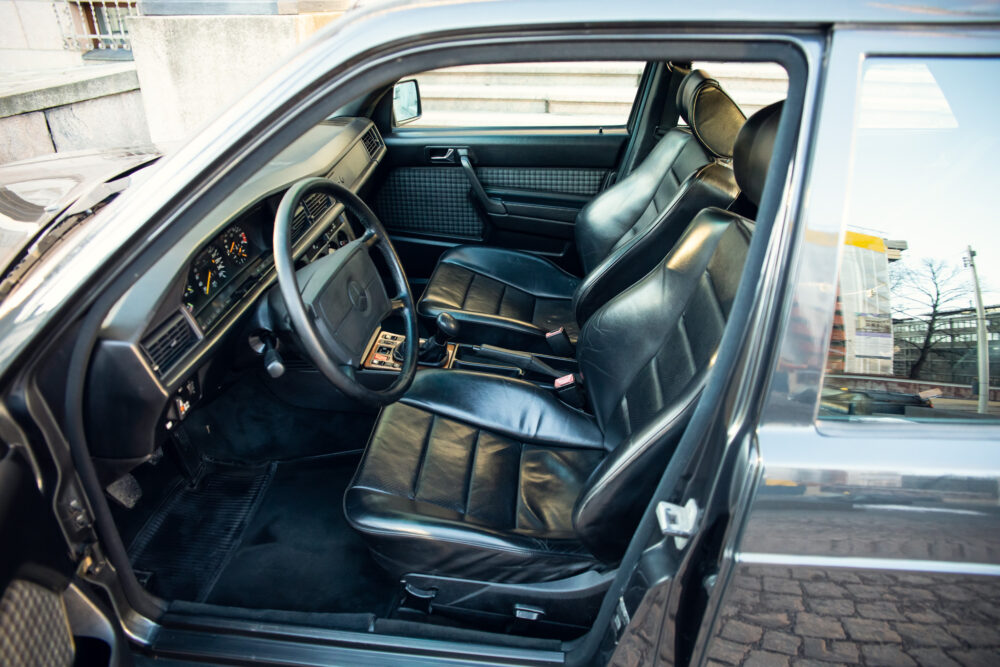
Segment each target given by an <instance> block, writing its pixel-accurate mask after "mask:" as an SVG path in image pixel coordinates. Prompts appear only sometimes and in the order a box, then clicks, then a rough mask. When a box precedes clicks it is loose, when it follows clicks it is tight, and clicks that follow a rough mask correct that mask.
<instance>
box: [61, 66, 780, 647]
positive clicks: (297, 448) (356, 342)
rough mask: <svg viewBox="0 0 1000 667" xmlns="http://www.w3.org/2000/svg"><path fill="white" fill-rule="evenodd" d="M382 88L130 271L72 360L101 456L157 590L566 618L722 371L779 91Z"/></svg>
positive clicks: (697, 75)
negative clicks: (407, 101) (412, 108)
mask: <svg viewBox="0 0 1000 667" xmlns="http://www.w3.org/2000/svg"><path fill="white" fill-rule="evenodd" d="M399 85H402V84H399ZM393 98H394V95H393V88H392V86H388V87H382V88H380V89H378V90H374V91H372V92H370V93H369V94H367V95H365V96H362V97H361V98H359V99H358V100H357V101H356V102H355V103H353V104H352V105H349V106H348V107H345V108H344V109H341V110H340V111H338V112H337V113H336V114H333V115H331V116H330V117H329V118H327V119H326V120H324V121H323V122H321V123H319V124H318V125H316V126H315V127H313V128H312V129H310V130H309V131H307V132H306V133H305V134H303V135H302V136H301V137H299V138H298V139H297V140H296V141H294V142H293V143H292V144H291V145H289V146H288V147H287V148H285V149H284V150H283V151H282V152H281V153H280V154H279V155H278V157H276V158H275V159H273V160H271V161H270V163H269V164H268V165H267V166H266V167H265V168H263V169H261V170H260V171H259V172H258V173H257V174H256V175H255V176H254V177H253V178H250V179H247V180H246V181H245V182H243V183H241V184H240V185H239V186H238V187H237V188H236V189H235V191H234V192H233V193H232V194H231V195H229V196H228V198H227V199H226V200H225V201H224V202H223V204H222V205H220V206H218V207H216V208H214V209H213V210H212V211H211V212H209V213H208V214H206V215H205V216H204V217H203V218H202V219H201V220H200V221H199V222H198V223H197V224H196V225H194V226H192V228H191V229H190V230H188V231H187V232H185V233H184V236H183V237H182V239H181V241H180V242H178V243H176V244H174V245H173V246H172V247H171V249H170V250H169V251H168V252H166V253H164V254H163V255H162V256H161V257H160V258H158V259H157V261H156V262H155V264H154V265H153V266H151V267H150V268H149V269H148V270H146V271H145V272H144V273H142V274H141V275H137V276H135V278H134V283H133V284H132V286H131V287H130V288H129V289H128V290H127V291H126V292H125V293H124V294H123V295H122V296H121V298H119V299H118V300H117V302H116V303H115V304H114V306H113V307H112V308H111V309H110V311H108V312H107V313H106V315H104V316H103V321H102V322H101V325H100V330H99V334H98V338H97V340H96V342H95V344H94V346H93V351H92V353H91V355H90V361H89V368H88V370H87V376H86V385H85V390H86V391H85V395H84V400H85V405H84V413H83V414H84V420H85V423H84V426H85V434H86V443H87V448H88V450H89V454H90V457H91V461H92V462H93V466H94V470H95V471H96V474H97V477H98V479H99V480H100V483H101V486H102V487H103V488H104V489H105V495H106V499H107V502H108V505H109V507H110V511H111V514H112V516H113V519H114V524H115V527H116V529H117V534H118V536H119V537H120V544H121V547H122V548H123V549H124V550H125V552H126V553H127V556H128V561H129V563H130V565H131V568H132V570H133V572H134V574H135V576H136V578H137V580H138V582H139V583H140V584H141V586H142V587H143V588H144V589H145V590H146V591H147V592H148V593H149V594H150V595H151V596H154V597H155V598H156V599H157V600H159V601H160V602H161V604H162V605H163V608H164V609H168V610H170V611H175V612H179V613H199V614H206V615H211V616H217V617H226V618H241V619H251V620H258V621H272V622H281V623H293V624H298V625H307V626H315V627H323V628H336V629H343V630H357V631H363V632H376V633H385V634H395V635H408V636H414V637H436V638H442V637H443V638H455V639H462V638H469V637H477V636H478V637H481V636H485V635H482V633H497V634H494V635H491V639H490V641H491V642H495V643H507V644H509V645H516V646H541V647H545V646H550V645H552V642H558V641H565V640H572V639H574V638H576V637H579V636H581V635H582V634H583V633H585V632H586V631H587V630H588V629H589V628H590V627H591V625H592V624H593V622H594V619H595V616H596V614H597V610H598V608H599V607H600V605H601V603H602V600H603V597H604V594H605V593H606V592H607V590H608V587H609V585H610V583H611V580H612V579H613V577H614V576H615V573H616V569H617V567H618V565H619V563H620V561H621V558H622V555H623V554H624V552H625V549H626V547H627V546H628V545H629V542H630V540H631V539H632V537H633V534H634V533H635V530H636V526H637V525H638V522H639V519H640V517H641V516H642V514H643V513H644V512H645V511H646V508H647V505H648V504H649V501H650V498H651V496H652V494H653V490H654V488H655V486H656V485H657V483H658V482H659V480H660V477H661V476H662V474H663V471H664V468H665V466H666V465H667V464H668V462H669V461H670V459H671V455H672V453H673V451H674V449H675V448H676V446H677V443H678V441H679V439H680V438H681V436H682V435H683V433H684V430H685V427H686V425H687V423H688V421H689V419H690V418H691V415H692V412H693V411H694V409H695V406H696V405H697V402H698V399H699V397H700V396H701V392H702V389H703V388H704V387H705V384H706V382H707V379H708V378H709V376H710V374H711V372H712V369H713V364H714V363H715V360H716V357H717V355H718V352H719V343H720V340H721V338H722V334H723V331H724V329H725V327H726V323H727V320H728V318H729V315H730V312H731V309H732V306H733V301H734V297H735V294H736V290H737V288H738V286H739V284H740V279H741V275H742V274H743V268H744V262H745V260H746V257H747V249H748V247H749V243H750V239H751V238H752V235H753V234H754V228H755V219H756V214H757V207H758V204H759V203H760V202H761V197H762V193H763V191H764V186H765V180H766V175H767V172H768V168H769V165H770V162H771V154H772V151H773V148H774V145H775V137H776V136H777V131H778V122H779V119H780V117H781V113H782V106H783V105H782V102H780V101H779V102H776V103H773V104H769V105H767V106H764V107H763V108H762V109H760V110H759V111H756V112H755V113H753V114H752V115H751V116H750V117H749V118H746V117H745V115H744V112H743V111H742V110H741V108H740V106H738V105H737V104H736V102H734V101H733V98H732V97H731V96H730V95H729V94H727V91H726V90H724V88H723V86H722V85H721V84H720V83H719V82H718V81H717V80H716V79H715V78H713V76H712V72H711V71H709V70H701V69H694V68H692V67H691V63H690V62H681V61H674V62H651V63H647V64H646V66H645V70H644V72H643V74H642V79H641V81H640V84H639V87H638V92H637V94H636V102H635V104H634V107H633V109H632V113H631V116H630V118H629V121H628V123H627V124H626V125H625V126H624V127H619V128H601V129H599V130H596V131H595V129H594V128H589V129H586V130H584V129H580V128H555V129H552V130H551V131H548V132H542V131H536V132H529V131H524V130H519V129H516V128H511V129H509V130H504V129H502V128H501V129H490V130H483V129H476V128H471V129H470V128H459V129H455V128H434V129H425V128H420V129H417V128H408V127H407V125H406V124H405V123H404V122H403V119H400V118H398V117H395V118H394V111H393ZM397 116H398V114H397ZM65 365H66V358H64V357H63V358H60V357H58V356H53V357H52V358H51V359H50V360H49V361H48V363H47V366H46V369H45V370H46V375H43V376H42V383H43V384H44V383H45V381H46V380H45V378H46V377H48V378H49V381H51V383H52V385H53V386H55V384H56V383H57V380H56V378H57V377H58V375H59V374H60V373H61V372H64V370H63V369H64V368H65ZM477 633H479V634H477Z"/></svg>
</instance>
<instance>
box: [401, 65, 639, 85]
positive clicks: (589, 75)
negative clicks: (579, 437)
mask: <svg viewBox="0 0 1000 667" xmlns="http://www.w3.org/2000/svg"><path fill="white" fill-rule="evenodd" d="M641 76H642V67H641V66H637V65H634V64H632V63H625V64H620V63H607V64H605V63H543V64H528V65H475V66H467V67H449V68H444V69H440V70H435V71H432V72H425V73H423V74H420V75H419V76H418V77H417V78H418V80H419V81H420V85H421V87H422V86H424V85H425V84H426V85H449V84H450V85H487V86H495V85H508V86H548V85H551V84H552V82H553V80H557V81H558V84H559V85H561V86H594V85H602V86H617V87H625V88H632V89H633V90H635V89H636V88H637V87H638V85H639V78H640V77H641Z"/></svg>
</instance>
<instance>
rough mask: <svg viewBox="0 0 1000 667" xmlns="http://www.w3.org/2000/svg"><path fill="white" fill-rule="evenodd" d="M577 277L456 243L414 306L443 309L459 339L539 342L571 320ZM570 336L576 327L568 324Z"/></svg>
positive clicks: (537, 261)
mask: <svg viewBox="0 0 1000 667" xmlns="http://www.w3.org/2000/svg"><path fill="white" fill-rule="evenodd" d="M579 282H580V280H579V279H578V278H577V277H575V276H572V275H570V274H568V273H566V272H565V271H563V270H562V269H560V268H559V267H557V266H556V265H555V264H553V263H552V262H549V261H548V260H545V259H543V258H541V257H538V256H536V255H531V254H528V253H522V252H517V251H515V250H505V249H503V248H490V247H483V246H459V247H457V248H453V249H452V250H450V251H448V252H447V253H445V255H444V256H443V257H442V258H441V261H439V262H438V265H437V267H435V269H434V274H433V275H432V276H431V280H430V282H429V283H428V284H427V288H426V289H425V290H424V295H423V297H422V298H421V299H420V304H419V306H418V309H419V311H420V313H421V315H424V316H426V317H437V315H438V313H442V312H448V313H452V314H453V315H456V317H459V319H460V320H461V323H462V330H461V339H462V340H468V341H475V342H477V343H489V344H493V345H504V344H506V343H508V342H509V341H510V340H511V339H514V340H520V339H522V338H524V339H527V340H532V341H534V340H544V336H545V332H546V331H550V330H552V329H557V328H559V327H560V326H561V325H562V324H563V323H565V322H568V321H569V322H572V320H573V315H572V312H573V300H572V295H573V292H574V291H575V290H576V287H577V285H578V284H579ZM571 333H572V335H573V337H574V338H575V334H576V328H575V326H574V327H573V328H572V332H571Z"/></svg>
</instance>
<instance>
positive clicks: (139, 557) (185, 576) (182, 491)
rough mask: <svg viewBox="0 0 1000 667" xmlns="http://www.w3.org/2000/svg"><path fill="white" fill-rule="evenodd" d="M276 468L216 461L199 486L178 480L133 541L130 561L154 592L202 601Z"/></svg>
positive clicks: (171, 597)
mask: <svg viewBox="0 0 1000 667" xmlns="http://www.w3.org/2000/svg"><path fill="white" fill-rule="evenodd" d="M276 468H277V465H276V464H273V463H272V464H268V465H264V466H257V467H253V468H240V467H235V466H222V465H217V466H214V467H213V468H211V469H210V470H209V471H208V472H206V473H205V474H204V475H203V476H202V478H201V479H200V480H199V481H198V484H197V485H196V486H190V485H188V484H187V483H185V482H184V481H183V480H178V482H177V485H176V488H175V489H174V491H173V492H172V493H171V494H169V495H168V496H167V497H166V499H165V500H164V502H163V503H162V504H161V505H160V507H159V508H157V510H156V511H155V512H154V513H153V515H152V516H150V518H149V520H148V521H147V522H146V525H144V526H143V527H142V529H141V530H140V531H139V533H138V535H136V537H135V539H134V540H133V542H132V545H131V546H130V547H129V558H130V560H131V561H132V566H133V568H134V569H135V570H136V571H137V574H139V576H140V577H142V578H144V579H147V587H148V588H149V589H150V590H151V592H153V593H155V594H156V595H159V596H160V597H163V598H165V599H168V600H172V599H181V600H193V601H196V602H202V601H204V600H205V599H206V598H207V596H208V594H209V592H210V591H211V590H212V587H213V586H214V585H215V583H216V581H217V580H218V578H219V576H220V575H221V574H222V571H223V570H224V569H225V567H226V565H227V564H228V562H229V558H230V556H231V555H232V553H233V550H234V548H235V547H236V546H237V544H238V543H239V541H240V538H241V537H242V535H243V530H244V529H245V528H246V526H247V523H248V521H249V519H250V517H251V516H252V515H253V513H254V511H255V510H256V508H257V505H258V503H259V502H260V500H261V498H262V497H263V495H264V491H265V490H266V489H267V487H268V485H269V484H270V482H271V479H272V478H273V477H274V472H275V469H276Z"/></svg>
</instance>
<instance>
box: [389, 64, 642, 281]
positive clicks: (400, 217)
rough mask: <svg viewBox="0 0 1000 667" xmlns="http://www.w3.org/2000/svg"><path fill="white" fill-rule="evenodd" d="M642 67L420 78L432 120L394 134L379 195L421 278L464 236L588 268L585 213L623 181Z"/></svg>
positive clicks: (473, 71)
mask: <svg viewBox="0 0 1000 667" xmlns="http://www.w3.org/2000/svg"><path fill="white" fill-rule="evenodd" d="M645 69H646V68H645V66H644V64H643V63H636V62H633V63H629V62H598V63H539V64H530V65H527V64H520V65H517V64H514V65H484V66H474V67H462V68H448V69H443V70H436V71H432V72H427V73H423V74H421V75H418V76H417V77H416V79H417V81H418V82H419V84H420V88H419V90H420V101H421V106H422V115H421V116H420V117H419V118H418V119H417V120H415V121H412V122H408V123H406V124H402V125H398V124H393V126H392V127H391V128H389V130H388V131H387V132H385V136H384V140H385V143H386V146H387V147H388V149H389V150H388V154H387V156H386V159H385V163H384V165H383V166H382V168H381V169H380V173H379V174H378V175H377V179H378V183H377V184H376V185H375V186H374V187H373V192H372V197H371V201H372V202H373V207H374V209H375V211H376V213H377V214H378V215H379V218H380V219H381V220H382V222H383V223H384V224H385V227H386V229H387V230H388V231H389V233H390V235H391V236H392V238H393V243H394V244H395V246H396V249H397V251H398V252H399V253H400V256H401V257H402V258H403V261H404V264H405V266H406V270H407V274H408V276H409V277H410V279H411V280H413V281H414V282H416V283H419V282H421V281H422V280H425V279H426V278H428V277H429V276H430V273H431V271H432V270H433V268H434V265H435V263H436V261H437V258H438V256H439V255H440V254H441V252H443V251H444V250H445V249H447V248H448V247H450V246H453V245H457V244H460V243H472V244H488V245H493V246H502V247H506V248H514V249H517V250H525V251H530V252H534V253H538V254H541V255H543V256H546V257H548V258H550V259H551V260H552V261H554V262H556V263H557V264H559V265H561V266H563V267H564V268H566V269H568V270H570V271H577V270H579V266H578V263H577V258H576V252H575V246H574V242H573V230H574V225H573V223H574V220H575V218H576V214H577V213H578V212H579V210H580V208H582V207H583V206H584V205H585V204H586V203H587V202H588V201H589V200H590V199H591V198H592V197H593V196H594V195H596V194H597V193H598V192H600V191H601V190H603V189H604V188H605V187H607V186H608V185H609V183H611V182H612V181H613V179H614V178H615V173H616V167H617V165H618V164H619V161H620V159H621V157H622V155H623V153H624V151H625V150H626V147H627V146H628V142H629V139H630V127H631V125H632V118H633V116H634V110H635V104H636V100H637V99H640V98H641V92H640V91H641V90H642V89H643V86H642V85H640V84H641V83H643V82H644V81H645V78H644V71H645Z"/></svg>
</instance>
